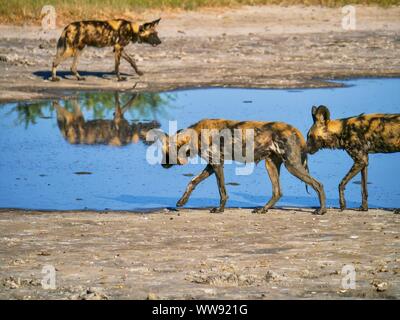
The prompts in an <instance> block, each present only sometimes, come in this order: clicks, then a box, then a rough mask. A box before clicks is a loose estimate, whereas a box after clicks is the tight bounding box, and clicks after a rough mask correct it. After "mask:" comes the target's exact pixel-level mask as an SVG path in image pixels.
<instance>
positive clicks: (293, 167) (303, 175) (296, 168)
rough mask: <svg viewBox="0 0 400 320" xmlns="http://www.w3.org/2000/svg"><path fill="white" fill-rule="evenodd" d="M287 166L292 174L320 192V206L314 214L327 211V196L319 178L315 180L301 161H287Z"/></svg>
mask: <svg viewBox="0 0 400 320" xmlns="http://www.w3.org/2000/svg"><path fill="white" fill-rule="evenodd" d="M285 166H286V168H287V169H288V171H289V172H290V173H291V174H292V175H294V176H295V177H297V178H299V179H300V180H301V181H303V182H305V183H307V184H308V185H310V186H311V187H312V188H313V189H314V190H315V191H316V192H317V193H318V197H319V203H320V208H319V209H317V210H315V211H314V214H324V213H326V205H325V201H326V197H325V191H324V187H323V185H322V184H321V183H319V182H318V181H317V180H315V179H314V178H313V177H311V176H310V174H309V173H308V172H307V170H306V169H305V168H304V166H303V165H302V164H301V163H300V162H299V164H292V163H290V162H285Z"/></svg>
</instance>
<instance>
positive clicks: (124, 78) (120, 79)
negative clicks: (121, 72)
mask: <svg viewBox="0 0 400 320" xmlns="http://www.w3.org/2000/svg"><path fill="white" fill-rule="evenodd" d="M117 80H118V81H126V77H118V78H117Z"/></svg>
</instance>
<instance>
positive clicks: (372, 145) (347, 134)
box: [333, 113, 400, 153]
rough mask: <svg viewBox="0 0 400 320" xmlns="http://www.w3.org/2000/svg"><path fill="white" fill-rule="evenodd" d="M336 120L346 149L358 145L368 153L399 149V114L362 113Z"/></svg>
mask: <svg viewBox="0 0 400 320" xmlns="http://www.w3.org/2000/svg"><path fill="white" fill-rule="evenodd" d="M333 121H334V122H335V120H333ZM337 121H338V123H337V125H341V126H342V140H343V143H344V147H345V148H346V149H347V148H355V147H360V148H363V149H364V148H365V149H367V151H368V153H390V152H399V151H400V114H380V113H374V114H365V115H364V114H363V115H360V116H358V117H352V118H347V119H340V120H337Z"/></svg>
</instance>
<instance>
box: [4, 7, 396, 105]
mask: <svg viewBox="0 0 400 320" xmlns="http://www.w3.org/2000/svg"><path fill="white" fill-rule="evenodd" d="M158 16H161V17H162V18H163V20H162V22H161V24H160V27H159V34H160V38H161V39H162V40H163V44H162V45H161V46H159V47H157V48H153V47H150V46H147V45H137V44H136V45H133V44H131V45H130V46H128V47H127V51H128V52H129V53H130V54H131V55H133V56H134V57H136V59H137V60H138V65H139V66H140V67H141V69H142V70H143V71H144V72H145V75H144V76H143V77H140V78H139V77H138V76H136V75H135V74H134V73H133V70H132V69H131V67H130V66H129V65H128V64H127V63H126V62H122V67H121V70H122V71H123V72H124V73H126V74H128V75H129V80H128V81H127V82H123V83H121V82H117V81H116V80H115V77H114V75H113V74H112V72H113V68H114V58H113V53H112V49H111V48H108V49H93V48H89V49H86V50H85V52H84V53H83V55H82V58H81V62H80V65H79V69H80V70H81V71H82V72H81V73H82V74H83V75H85V76H86V77H87V80H86V81H85V82H77V81H75V80H74V79H72V78H71V77H70V72H69V68H70V64H71V60H69V61H67V62H65V63H64V64H62V65H61V68H60V70H61V71H63V72H61V75H62V76H66V78H67V79H64V80H63V81H61V82H60V83H51V82H49V81H47V80H46V79H47V78H48V77H49V76H50V73H49V71H50V66H51V62H52V59H53V56H54V54H55V45H56V40H57V39H58V37H59V35H60V34H61V28H59V29H57V30H53V31H50V32H44V31H43V30H41V28H40V27H33V26H27V27H15V26H0V101H7V100H21V99H33V98H43V97H49V96H55V95H61V94H63V93H66V92H68V90H69V89H96V90H98V89H108V90H110V89H118V90H130V89H132V87H133V86H134V85H135V84H137V87H136V88H137V89H138V90H142V91H146V90H147V91H150V90H151V91H157V90H169V89H176V88H185V87H198V86H237V87H261V88H265V87H315V86H326V85H327V83H326V80H327V79H337V78H343V77H360V76H361V77H364V76H399V75H400V54H399V50H400V38H399V31H400V7H394V8H390V9H383V8H375V7H356V30H351V31H346V30H344V29H343V28H342V26H341V23H342V17H343V14H342V12H341V9H340V8H320V7H279V6H267V7H243V8H238V9H229V10H228V9H225V10H223V9H220V10H216V9H212V10H211V9H209V10H202V11H199V12H175V13H174V12H172V13H171V12H168V13H164V12H154V11H153V12H151V13H145V14H144V15H143V19H146V20H149V19H153V18H157V17H158Z"/></svg>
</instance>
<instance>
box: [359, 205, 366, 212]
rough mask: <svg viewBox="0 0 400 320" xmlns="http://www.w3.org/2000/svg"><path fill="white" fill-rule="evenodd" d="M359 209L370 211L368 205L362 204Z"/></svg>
mask: <svg viewBox="0 0 400 320" xmlns="http://www.w3.org/2000/svg"><path fill="white" fill-rule="evenodd" d="M357 211H368V206H365V205H361V206H360V207H359V208H358V209H357Z"/></svg>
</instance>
